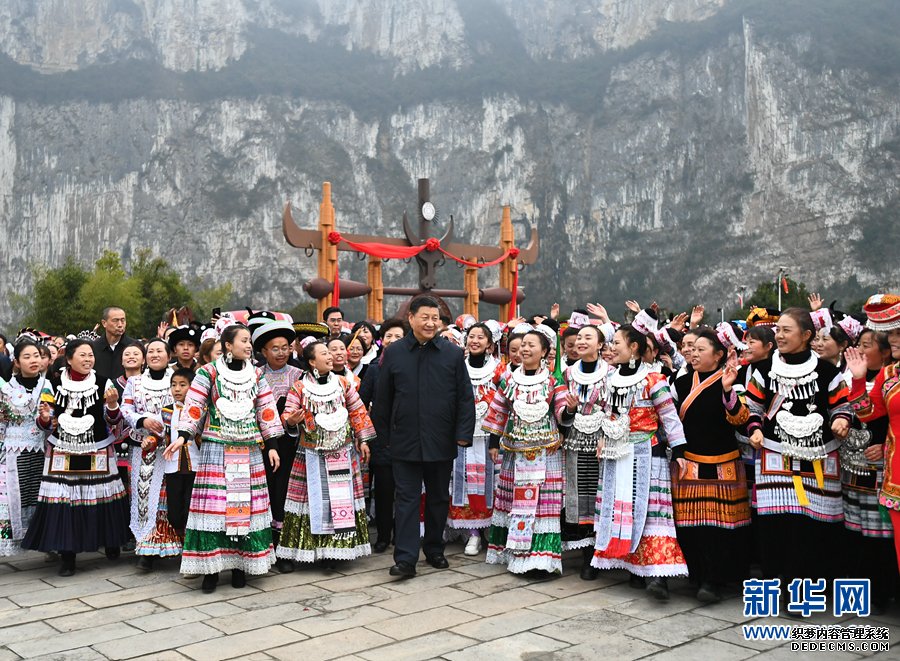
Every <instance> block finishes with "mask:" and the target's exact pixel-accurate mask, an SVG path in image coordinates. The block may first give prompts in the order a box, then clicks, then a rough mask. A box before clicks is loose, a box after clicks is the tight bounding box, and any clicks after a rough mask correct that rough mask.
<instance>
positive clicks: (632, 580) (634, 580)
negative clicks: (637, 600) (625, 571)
mask: <svg viewBox="0 0 900 661" xmlns="http://www.w3.org/2000/svg"><path fill="white" fill-rule="evenodd" d="M628 587H630V588H634V589H635V590H644V589H645V588H646V587H647V581H645V580H644V577H643V576H635V575H634V574H631V575H630V576H629V577H628Z"/></svg>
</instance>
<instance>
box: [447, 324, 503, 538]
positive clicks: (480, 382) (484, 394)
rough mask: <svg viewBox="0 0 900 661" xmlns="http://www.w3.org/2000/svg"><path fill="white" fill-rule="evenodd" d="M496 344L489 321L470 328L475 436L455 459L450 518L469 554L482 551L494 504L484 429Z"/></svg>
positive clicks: (469, 363)
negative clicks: (483, 533) (464, 538)
mask: <svg viewBox="0 0 900 661" xmlns="http://www.w3.org/2000/svg"><path fill="white" fill-rule="evenodd" d="M494 346H495V344H494V339H493V332H492V331H491V329H490V328H489V327H488V326H487V325H486V324H483V323H476V324H473V325H472V326H470V327H469V329H468V333H467V335H466V351H467V356H466V369H468V371H469V379H470V380H471V381H472V391H473V392H474V394H475V436H474V437H473V438H472V445H471V446H470V447H467V448H464V447H460V448H459V450H458V451H457V455H456V460H455V461H454V462H453V474H452V478H451V481H450V514H449V516H448V519H447V525H448V526H449V528H450V529H451V530H453V531H463V532H466V533H467V536H468V540H467V542H466V548H465V554H466V555H477V554H478V552H479V551H480V550H481V530H483V529H487V528H489V527H490V525H491V512H492V510H493V507H494V460H493V459H492V458H491V456H490V447H489V442H488V435H487V433H486V432H484V431H482V429H481V423H482V422H483V421H484V418H485V416H486V415H487V412H488V408H489V406H490V403H491V399H493V397H494V393H495V392H496V386H495V385H494V380H495V376H496V372H497V368H498V367H499V365H500V361H498V360H497V359H496V358H494V356H493V351H494Z"/></svg>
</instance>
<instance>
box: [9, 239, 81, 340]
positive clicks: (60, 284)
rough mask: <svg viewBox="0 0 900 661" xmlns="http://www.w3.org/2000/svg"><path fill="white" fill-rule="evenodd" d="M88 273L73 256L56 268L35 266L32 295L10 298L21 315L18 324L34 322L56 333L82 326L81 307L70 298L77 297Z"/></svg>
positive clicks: (71, 330)
mask: <svg viewBox="0 0 900 661" xmlns="http://www.w3.org/2000/svg"><path fill="white" fill-rule="evenodd" d="M88 276H89V273H88V271H87V269H85V268H84V266H82V265H81V264H79V263H78V262H76V261H75V259H74V258H72V257H67V258H66V261H65V262H64V263H63V265H62V266H60V267H59V268H56V269H48V268H46V267H35V268H34V270H33V278H34V288H33V290H32V293H31V295H30V296H27V295H14V296H13V297H11V299H10V302H11V303H12V306H13V309H14V310H16V312H17V313H18V315H19V316H20V319H21V322H20V324H19V327H20V328H21V327H22V326H33V327H35V328H40V329H41V330H43V331H45V332H47V333H53V334H55V335H61V334H63V333H72V332H78V331H79V330H83V329H84V328H85V327H84V325H83V324H82V315H81V310H80V309H79V307H78V306H77V305H73V301H77V300H78V296H79V292H80V291H81V287H82V286H83V285H84V283H85V282H86V281H87V279H88ZM92 325H93V324H92ZM16 330H18V328H17V329H16Z"/></svg>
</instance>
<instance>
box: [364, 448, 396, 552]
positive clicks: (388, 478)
mask: <svg viewBox="0 0 900 661" xmlns="http://www.w3.org/2000/svg"><path fill="white" fill-rule="evenodd" d="M369 470H370V471H371V474H372V479H373V480H374V483H373V486H372V499H373V500H374V501H375V528H376V529H377V530H378V538H377V540H376V541H379V542H386V543H388V544H390V543H391V538H392V536H393V534H394V489H395V486H394V467H393V466H392V465H391V464H381V465H379V464H369Z"/></svg>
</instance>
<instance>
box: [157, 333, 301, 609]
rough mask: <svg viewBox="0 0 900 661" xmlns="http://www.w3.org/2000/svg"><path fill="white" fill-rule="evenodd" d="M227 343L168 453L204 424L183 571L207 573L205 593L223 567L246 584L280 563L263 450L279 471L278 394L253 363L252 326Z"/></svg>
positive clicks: (228, 336)
mask: <svg viewBox="0 0 900 661" xmlns="http://www.w3.org/2000/svg"><path fill="white" fill-rule="evenodd" d="M221 343H222V351H223V355H222V356H220V357H219V358H218V359H217V360H216V361H215V362H214V363H211V364H209V365H206V366H205V367H202V368H200V369H199V370H197V376H196V377H195V378H194V380H193V382H192V383H191V389H190V390H189V391H188V395H187V399H186V400H185V403H184V413H183V414H182V415H181V416H180V418H179V428H178V439H177V440H175V441H173V442H172V444H171V445H169V447H168V448H167V449H166V453H165V454H166V457H167V458H174V457H177V456H178V453H179V452H180V451H181V446H182V445H183V444H184V442H185V441H188V440H189V439H191V438H193V437H194V436H195V435H196V434H198V433H201V426H202V434H201V438H202V442H201V446H200V460H199V462H198V466H197V476H196V478H195V481H194V487H193V492H192V494H191V507H190V512H189V514H188V522H187V529H186V530H185V534H184V551H183V552H182V556H181V573H182V574H203V575H204V578H203V585H202V589H203V591H204V592H213V591H214V590H215V589H216V585H217V584H218V582H219V572H220V571H222V570H225V569H231V570H232V571H231V585H232V586H233V587H236V588H242V587H244V586H245V585H246V580H247V579H246V574H251V575H259V574H265V573H267V572H268V571H269V569H270V568H271V566H272V565H273V564H274V562H275V553H274V548H273V546H272V525H271V524H272V514H271V511H270V509H269V491H268V487H267V485H266V471H265V467H264V466H263V460H264V459H263V453H262V448H263V447H264V448H265V450H266V456H267V457H268V460H269V461H270V462H271V463H272V465H273V467H274V468H275V470H278V463H279V462H278V450H277V448H276V447H275V439H277V438H278V437H279V436H281V435H282V434H284V429H283V428H282V426H281V421H280V420H279V419H278V411H277V410H276V408H275V399H274V397H273V396H272V391H271V389H270V388H269V385H268V384H267V383H266V379H265V377H264V376H263V375H262V372H261V371H260V370H259V369H258V368H256V367H254V366H253V363H252V362H250V361H251V359H252V357H253V344H252V343H251V341H250V331H249V330H247V328H246V327H244V326H241V325H239V324H235V325H232V326H228V327H227V328H226V329H225V330H224V331H223V332H222V336H221ZM204 420H205V424H204V423H203V421H204Z"/></svg>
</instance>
